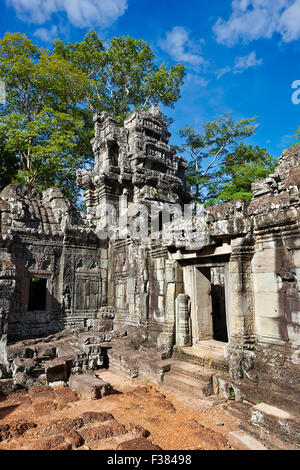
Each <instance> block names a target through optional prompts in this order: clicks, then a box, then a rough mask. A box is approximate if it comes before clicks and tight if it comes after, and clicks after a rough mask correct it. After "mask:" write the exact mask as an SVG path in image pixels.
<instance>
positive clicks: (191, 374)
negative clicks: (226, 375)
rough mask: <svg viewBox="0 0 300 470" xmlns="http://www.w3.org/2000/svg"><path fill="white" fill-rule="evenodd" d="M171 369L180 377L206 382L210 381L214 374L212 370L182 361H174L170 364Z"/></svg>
mask: <svg viewBox="0 0 300 470" xmlns="http://www.w3.org/2000/svg"><path fill="white" fill-rule="evenodd" d="M171 370H172V372H176V373H177V374H178V375H181V376H182V377H187V378H193V379H196V380H199V381H200V382H201V381H204V382H208V383H209V382H211V381H212V378H213V375H214V374H216V371H214V370H209V369H204V368H202V367H199V366H196V365H195V364H190V363H188V362H182V361H174V362H173V363H172V364H171Z"/></svg>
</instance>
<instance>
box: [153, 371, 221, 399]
mask: <svg viewBox="0 0 300 470" xmlns="http://www.w3.org/2000/svg"><path fill="white" fill-rule="evenodd" d="M162 385H164V386H166V387H167V388H169V389H171V390H176V391H178V392H181V393H183V394H185V395H190V396H192V397H193V398H204V397H208V396H210V395H213V388H212V384H211V383H208V382H206V381H204V380H203V381H202V380H199V378H198V379H195V378H193V377H185V376H183V375H181V374H179V373H177V372H174V371H172V370H171V371H170V372H168V373H166V374H165V375H164V378H163V382H162Z"/></svg>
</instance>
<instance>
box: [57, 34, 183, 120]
mask: <svg viewBox="0 0 300 470" xmlns="http://www.w3.org/2000/svg"><path fill="white" fill-rule="evenodd" d="M54 53H55V54H58V55H60V56H61V57H63V58H64V59H66V60H68V61H69V62H70V63H72V64H74V65H75V66H77V67H79V68H80V69H81V70H82V71H84V72H85V74H86V75H87V76H88V78H89V81H90V85H91V86H90V88H89V89H88V91H89V93H88V94H87V97H86V98H87V103H88V107H89V109H90V110H91V111H93V112H96V111H98V112H101V111H104V110H105V111H108V112H109V113H111V114H112V115H113V116H114V117H115V118H116V119H117V121H118V122H119V124H122V123H123V121H124V118H125V117H126V116H127V115H128V113H130V112H131V111H132V110H133V109H137V110H146V109H148V108H149V107H150V106H151V105H153V104H155V105H158V104H162V105H164V106H171V107H173V106H174V103H175V102H176V101H178V99H179V98H180V87H181V85H182V84H183V78H184V75H185V70H184V67H183V65H181V64H177V65H173V66H171V67H170V69H169V70H168V68H167V66H166V65H165V64H160V65H159V66H158V65H156V64H155V62H154V59H155V56H154V54H153V53H152V50H151V47H150V45H149V44H148V43H147V42H145V41H143V40H136V39H133V38H131V37H129V36H126V37H115V38H113V39H112V40H111V41H108V42H106V43H105V44H104V43H103V41H102V40H101V39H99V38H98V36H97V33H96V32H95V31H90V33H89V34H87V35H86V36H85V38H84V41H82V42H78V43H75V44H72V43H68V44H64V43H63V42H62V41H61V40H56V41H54Z"/></svg>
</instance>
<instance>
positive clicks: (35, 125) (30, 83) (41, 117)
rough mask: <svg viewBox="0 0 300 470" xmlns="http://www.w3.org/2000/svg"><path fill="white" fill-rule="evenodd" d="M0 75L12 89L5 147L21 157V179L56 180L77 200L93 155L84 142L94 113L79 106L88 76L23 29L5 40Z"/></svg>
mask: <svg viewBox="0 0 300 470" xmlns="http://www.w3.org/2000/svg"><path fill="white" fill-rule="evenodd" d="M0 76H1V78H2V79H3V80H4V81H5V82H6V90H7V99H6V103H5V104H4V105H1V106H0V115H1V122H0V135H2V136H5V150H6V151H8V152H9V153H10V155H12V154H14V155H15V158H17V159H18V161H19V162H20V167H19V169H18V172H17V174H16V176H15V178H14V179H15V182H18V183H23V184H27V185H28V186H29V187H31V186H33V185H35V186H37V187H38V188H40V189H41V190H42V189H45V188H47V187H49V186H51V185H56V186H59V187H60V188H61V189H62V190H63V192H64V194H65V195H66V196H68V197H69V198H70V199H71V200H73V201H75V199H76V196H77V189H76V185H75V179H76V169H78V168H80V167H83V166H84V165H85V164H86V163H88V161H89V160H90V159H91V157H92V152H91V149H90V150H89V151H88V153H87V147H86V145H85V143H84V142H85V140H86V134H87V133H88V130H87V129H88V127H87V123H88V125H89V126H90V116H88V117H87V116H86V115H85V114H84V110H83V109H80V108H79V106H78V103H80V102H81V101H83V100H84V98H85V95H86V92H87V89H88V87H89V80H88V77H86V75H85V73H84V72H83V71H82V70H80V69H78V68H76V67H75V66H74V65H73V64H72V63H70V62H68V61H66V60H65V59H63V58H62V57H60V56H58V55H57V54H54V53H52V54H51V53H50V52H49V51H47V50H45V49H39V48H37V47H36V46H35V45H34V44H32V42H31V40H29V39H28V38H27V37H26V36H25V35H23V34H20V33H14V34H11V33H8V34H6V35H5V36H4V38H3V39H2V40H1V41H0ZM90 135H91V134H89V136H90Z"/></svg>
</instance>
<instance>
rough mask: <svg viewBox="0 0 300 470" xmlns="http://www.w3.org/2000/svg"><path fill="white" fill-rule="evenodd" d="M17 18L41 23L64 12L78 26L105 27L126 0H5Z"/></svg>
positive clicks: (120, 11)
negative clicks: (14, 11)
mask: <svg viewBox="0 0 300 470" xmlns="http://www.w3.org/2000/svg"><path fill="white" fill-rule="evenodd" d="M6 3H7V5H8V6H12V7H13V8H14V9H15V10H16V12H17V15H18V17H19V18H21V19H22V20H23V21H27V22H30V23H35V24H43V23H45V22H47V21H49V20H51V17H52V15H53V14H55V13H65V14H66V15H67V19H68V22H69V23H71V24H72V25H73V26H77V27H79V28H87V27H93V26H100V27H107V26H110V25H111V24H112V23H114V22H115V21H116V20H117V19H118V18H119V17H120V16H122V15H123V14H124V13H125V11H126V9H127V0H6Z"/></svg>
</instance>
